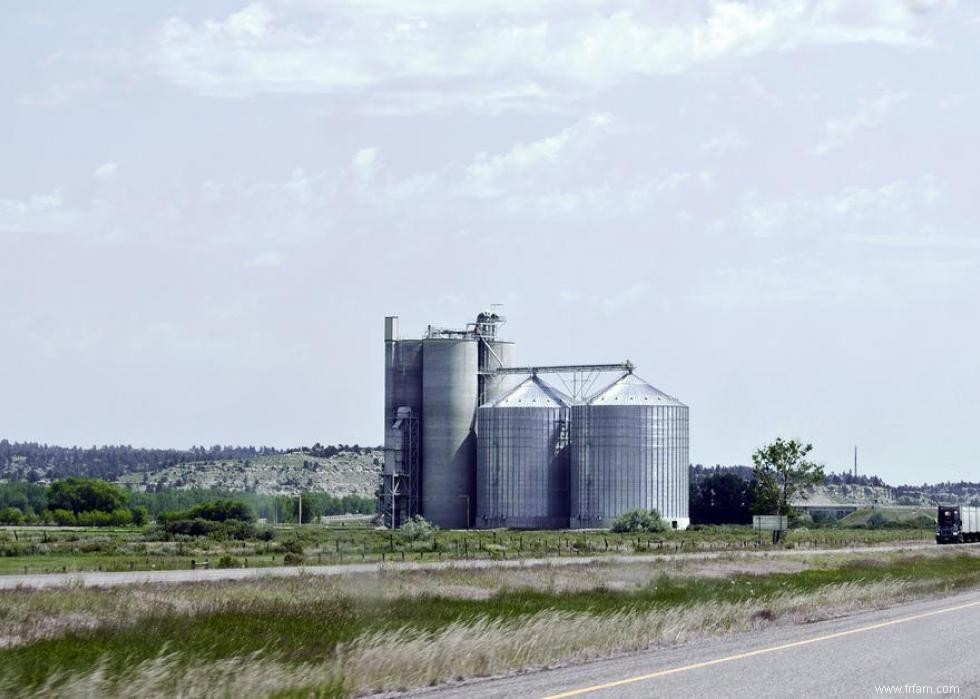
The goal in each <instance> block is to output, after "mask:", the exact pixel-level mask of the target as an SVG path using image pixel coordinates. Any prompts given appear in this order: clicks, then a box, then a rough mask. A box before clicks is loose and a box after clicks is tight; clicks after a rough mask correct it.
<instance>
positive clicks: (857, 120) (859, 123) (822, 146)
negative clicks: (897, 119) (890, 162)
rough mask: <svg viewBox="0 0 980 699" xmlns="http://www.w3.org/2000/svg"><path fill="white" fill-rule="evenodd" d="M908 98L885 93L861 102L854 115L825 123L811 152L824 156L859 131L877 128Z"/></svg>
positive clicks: (899, 93) (902, 94)
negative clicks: (822, 132) (820, 136)
mask: <svg viewBox="0 0 980 699" xmlns="http://www.w3.org/2000/svg"><path fill="white" fill-rule="evenodd" d="M908 96H909V93H908V92H885V93H882V94H880V95H878V96H877V97H873V98H871V99H867V100H862V102H861V104H860V105H859V106H858V110H857V112H855V113H854V114H851V115H850V116H846V117H840V118H837V119H831V120H830V121H828V122H827V123H826V125H825V126H824V137H823V140H822V141H821V142H820V143H818V144H817V145H816V146H814V148H813V152H814V153H816V154H817V155H825V154H826V153H829V152H830V151H832V150H836V149H837V148H840V147H841V146H843V145H845V144H847V143H849V142H850V141H851V140H852V139H853V138H854V136H855V135H856V134H857V133H858V132H859V131H863V130H870V129H874V128H877V127H878V125H879V124H880V123H881V120H882V119H883V118H884V117H885V116H887V115H888V114H889V113H890V112H891V111H892V110H893V109H894V108H895V107H897V106H898V105H899V104H901V103H902V102H904V101H905V100H906V99H907V98H908Z"/></svg>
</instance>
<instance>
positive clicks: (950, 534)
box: [936, 505, 963, 544]
mask: <svg viewBox="0 0 980 699" xmlns="http://www.w3.org/2000/svg"><path fill="white" fill-rule="evenodd" d="M936 543H937V544H961V543H963V521H962V519H961V518H960V508H959V505H940V506H939V512H938V513H937V516H936Z"/></svg>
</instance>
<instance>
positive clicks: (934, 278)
mask: <svg viewBox="0 0 980 699" xmlns="http://www.w3.org/2000/svg"><path fill="white" fill-rule="evenodd" d="M163 5H164V3H147V2H123V1H121V0H117V1H116V2H91V1H89V2H84V3H74V2H47V3H45V2H36V1H35V0H31V1H24V2H18V1H17V0H11V1H8V2H4V3H3V6H2V8H0V387H2V392H3V398H2V400H0V436H5V437H7V438H9V439H12V440H36V441H42V442H49V443H60V444H66V445H69V444H81V445H89V444H93V443H99V444H101V443H129V444H133V445H141V446H177V447H187V446H190V445H191V444H202V443H203V444H213V443H218V442H220V443H251V444H271V445H277V446H290V445H299V444H311V443H313V442H315V441H320V442H322V443H338V442H346V443H353V442H357V443H360V444H378V443H380V442H381V440H382V435H381V429H382V418H381V405H382V384H383V376H382V357H383V342H382V338H383V335H382V326H383V323H382V319H383V316H385V315H387V314H397V315H400V316H401V318H402V329H403V334H407V335H413V334H414V335H418V334H420V333H421V332H422V330H423V329H424V326H425V325H426V324H429V323H432V324H441V325H450V326H452V325H462V324H463V323H465V322H466V321H469V320H472V319H473V317H474V316H475V314H476V313H477V312H478V311H479V310H481V309H482V308H485V307H487V306H488V305H489V304H492V303H500V304H503V311H502V312H503V313H505V314H506V315H507V316H508V317H509V323H508V325H507V326H506V327H505V330H506V333H507V335H508V336H509V337H510V338H512V339H514V340H516V341H517V343H518V344H517V355H518V359H519V360H520V361H521V362H522V363H531V362H534V363H564V362H609V361H618V360H622V359H625V358H627V357H628V358H630V359H631V360H633V361H634V362H635V363H636V364H637V365H638V367H639V368H638V373H639V374H640V375H641V376H643V377H644V378H645V379H647V380H648V381H650V382H651V383H653V384H654V385H655V386H657V387H659V388H661V389H662V390H664V391H666V392H668V393H670V394H672V395H675V396H677V397H678V398H680V399H681V400H683V401H684V402H686V403H688V404H689V405H690V406H691V408H692V429H693V433H692V451H691V456H692V460H693V461H694V462H701V463H705V464H714V463H749V461H750V455H751V453H752V451H753V449H754V448H756V447H757V446H759V445H761V444H762V443H764V442H766V441H768V440H771V439H772V438H774V437H776V436H779V435H782V436H786V437H791V436H795V437H800V438H803V439H805V440H808V441H812V442H813V443H814V444H815V446H816V450H815V456H816V457H817V458H818V460H820V461H823V462H824V463H825V464H826V465H827V466H828V467H829V468H830V469H832V470H841V469H843V468H845V467H847V466H849V465H850V461H851V459H852V450H853V447H854V445H855V444H858V445H860V450H861V470H862V471H864V472H874V473H878V474H880V475H881V476H883V477H885V478H886V480H889V481H891V482H923V481H938V480H947V479H951V480H958V479H967V480H973V481H976V480H980V456H978V455H980V429H978V418H980V407H978V403H980V372H978V369H977V365H978V357H980V301H978V299H980V230H978V222H980V191H978V190H980V187H978V177H977V174H976V173H977V164H978V161H980V138H978V137H980V78H978V69H980V5H978V4H974V3H965V2H964V3H960V5H959V6H957V5H956V3H954V2H929V1H927V0H914V1H913V0H910V1H908V2H901V1H900V0H880V1H877V2H876V1H872V0H868V1H862V0H837V1H822V2H803V1H794V0H779V1H776V0H773V1H772V2H755V3H741V2H693V1H688V0H677V1H676V2H649V1H647V0H643V1H641V0H615V1H610V2H594V1H585V0H562V1H561V2H558V1H557V0H554V1H551V0H506V1H504V2H495V3H480V2H476V1H475V0H332V1H330V2H316V1H314V0H264V1H262V2H251V3H247V4H246V3H243V2H241V1H238V2H203V1H201V0H188V1H185V2H169V3H166V5H167V8H166V9H163Z"/></svg>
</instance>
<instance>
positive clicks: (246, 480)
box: [0, 439, 980, 507]
mask: <svg viewBox="0 0 980 699" xmlns="http://www.w3.org/2000/svg"><path fill="white" fill-rule="evenodd" d="M383 462H384V453H383V451H382V449H381V447H362V446H359V445H357V444H352V445H348V444H338V445H331V446H323V445H321V444H319V443H318V444H314V445H313V446H312V447H296V448H293V449H275V448H272V447H252V446H244V447H242V446H222V445H214V446H211V447H203V446H199V447H191V448H190V449H140V448H134V447H131V446H128V445H116V446H102V447H88V448H84V447H59V446H52V445H47V444H36V443H31V442H9V441H7V440H6V439H3V440H0V480H11V481H13V480H27V481H50V480H54V479H56V478H64V477H67V476H75V475H81V476H96V477H98V478H103V479H105V480H109V481H116V482H119V483H122V484H125V485H126V486H127V487H129V488H132V489H134V490H150V491H153V490H163V489H168V488H221V489H225V490H233V491H235V490H241V491H248V492H255V493H260V494H275V493H295V492H297V491H299V490H307V491H319V492H325V493H330V494H333V495H361V496H367V497H371V496H373V495H374V493H375V490H376V489H377V486H378V477H379V474H380V473H381V467H382V464H383ZM721 473H733V474H735V475H737V476H739V477H740V478H743V479H746V480H748V479H750V478H751V477H752V467H751V466H745V465H725V466H722V465H716V466H704V465H701V464H694V465H692V466H691V470H690V480H691V483H692V484H697V483H698V482H699V481H700V480H702V479H704V478H707V477H708V476H711V475H713V474H721ZM807 502H808V503H809V504H813V505H818V504H828V505H829V504H855V505H872V504H878V505H883V506H894V505H906V506H916V507H927V506H934V505H936V504H938V503H944V504H963V505H977V506H980V483H973V482H966V481H961V482H958V483H951V482H945V483H936V484H932V485H930V484H922V485H898V486H890V485H887V484H886V483H884V481H882V480H881V479H880V478H879V477H878V476H871V475H861V476H854V475H852V474H849V473H842V474H837V473H829V474H827V479H826V482H825V484H824V485H822V486H817V487H815V488H812V489H811V490H810V492H809V497H808V499H807Z"/></svg>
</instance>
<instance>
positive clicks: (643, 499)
mask: <svg viewBox="0 0 980 699" xmlns="http://www.w3.org/2000/svg"><path fill="white" fill-rule="evenodd" d="M571 427H572V429H571V453H572V456H571V503H570V509H571V518H570V526H571V527H572V528H603V527H610V526H612V524H613V521H614V520H615V519H616V517H618V516H619V515H621V514H622V513H624V512H626V511H627V510H631V509H635V508H642V509H647V510H651V509H656V510H657V511H659V512H660V515H661V517H663V518H664V519H665V520H667V521H668V522H669V523H670V524H671V526H673V527H674V528H677V529H685V528H687V526H688V524H689V523H690V519H689V516H688V499H689V496H688V465H689V459H688V407H687V406H686V405H684V404H683V403H681V402H680V401H679V400H677V399H676V398H672V397H671V396H668V395H667V394H665V393H663V392H661V391H659V390H657V389H656V388H654V387H653V386H651V385H650V384H648V383H646V382H645V381H643V380H642V379H641V378H639V377H638V376H636V375H634V374H633V373H627V374H625V375H623V376H622V377H621V378H619V379H618V380H616V381H615V382H613V383H612V384H611V385H610V386H608V387H607V388H605V389H604V390H602V391H600V392H599V393H598V394H596V395H595V396H593V397H592V398H590V399H589V400H587V401H586V402H585V403H584V404H581V405H575V406H573V407H572V409H571Z"/></svg>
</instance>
